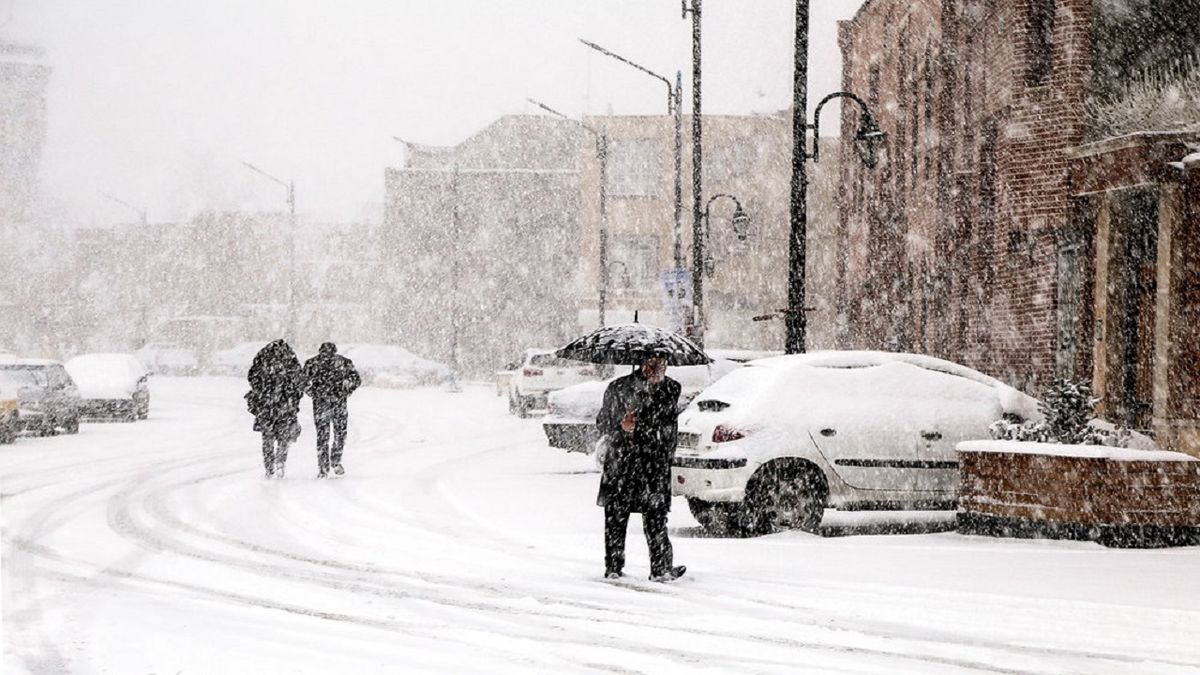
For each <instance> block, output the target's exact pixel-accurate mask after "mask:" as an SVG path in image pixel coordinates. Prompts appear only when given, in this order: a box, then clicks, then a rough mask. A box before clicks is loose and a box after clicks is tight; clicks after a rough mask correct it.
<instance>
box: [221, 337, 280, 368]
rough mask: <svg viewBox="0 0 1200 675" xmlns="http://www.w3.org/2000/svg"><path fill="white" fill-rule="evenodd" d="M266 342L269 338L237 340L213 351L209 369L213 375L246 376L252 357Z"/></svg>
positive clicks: (252, 360)
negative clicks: (229, 345)
mask: <svg viewBox="0 0 1200 675" xmlns="http://www.w3.org/2000/svg"><path fill="white" fill-rule="evenodd" d="M268 342H270V340H259V341H257V342H239V343H237V344H236V345H234V346H232V347H230V348H229V349H219V350H217V351H215V352H213V354H212V358H211V359H209V369H210V370H211V371H212V373H213V374H214V375H229V376H232V377H246V374H247V373H249V372H250V364H252V363H254V357H255V356H256V355H257V354H258V352H259V351H260V350H261V349H262V348H263V347H265V346H267V343H268Z"/></svg>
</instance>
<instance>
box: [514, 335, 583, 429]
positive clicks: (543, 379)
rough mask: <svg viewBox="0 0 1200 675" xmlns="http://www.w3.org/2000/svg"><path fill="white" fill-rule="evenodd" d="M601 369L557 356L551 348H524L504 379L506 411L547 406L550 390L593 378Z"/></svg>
mask: <svg viewBox="0 0 1200 675" xmlns="http://www.w3.org/2000/svg"><path fill="white" fill-rule="evenodd" d="M602 372H605V371H604V370H602V367H601V366H598V365H596V364H593V363H584V362H582V361H572V360H570V359H561V358H559V357H557V356H555V354H554V350H553V349H526V350H525V359H524V361H522V363H521V366H520V367H519V368H517V369H516V370H514V371H513V375H512V379H511V380H510V381H509V383H508V411H509V412H512V413H516V415H517V417H528V416H529V414H530V413H531V412H533V411H534V410H544V409H545V408H546V407H547V405H548V399H547V396H549V394H550V392H554V391H558V390H559V389H565V388H566V387H570V386H573V385H576V384H580V383H583V382H588V381H589V380H595V379H596V378H597V377H600V375H601V373H602Z"/></svg>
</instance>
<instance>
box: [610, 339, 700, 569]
mask: <svg viewBox="0 0 1200 675" xmlns="http://www.w3.org/2000/svg"><path fill="white" fill-rule="evenodd" d="M666 373H667V361H666V359H665V358H664V357H662V356H659V355H650V356H648V357H647V358H646V359H645V360H644V362H643V363H642V365H641V366H640V367H638V368H636V369H635V370H634V371H633V372H632V373H631V374H629V375H626V376H625V377H621V378H618V379H616V380H613V381H612V383H611V384H609V385H608V389H607V390H605V392H604V403H603V404H602V406H601V408H600V413H599V415H597V417H596V426H597V428H598V430H599V432H600V435H601V436H602V437H604V439H605V441H606V443H607V446H608V449H607V451H606V452H605V455H604V458H603V463H602V470H601V476H600V494H599V496H598V497H597V499H596V503H597V504H598V505H600V506H602V507H604V576H605V577H606V578H609V579H615V578H618V577H621V576H623V568H624V566H625V532H626V529H627V528H628V526H629V514H630V513H641V514H642V528H643V530H645V534H646V544H647V545H648V546H649V549H650V578H651V579H652V580H655V581H669V580H672V579H675V578H677V577H679V576H681V575H682V574H683V573H684V571H685V570H686V568H685V567H682V566H679V567H676V566H674V563H673V555H672V550H671V541H670V539H668V538H667V514H668V513H669V512H670V510H671V458H672V457H673V456H674V454H675V445H676V438H677V436H678V432H679V425H678V411H677V405H678V403H679V391H680V385H679V383H678V382H676V381H675V380H672V379H670V378H669V377H667V376H666Z"/></svg>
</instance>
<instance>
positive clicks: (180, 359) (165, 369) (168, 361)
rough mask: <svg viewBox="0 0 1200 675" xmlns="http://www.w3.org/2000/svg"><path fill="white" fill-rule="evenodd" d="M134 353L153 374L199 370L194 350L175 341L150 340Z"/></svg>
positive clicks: (190, 372) (188, 372) (181, 373)
mask: <svg viewBox="0 0 1200 675" xmlns="http://www.w3.org/2000/svg"><path fill="white" fill-rule="evenodd" d="M134 355H135V356H136V357H137V360H138V361H141V363H142V365H143V366H145V367H146V370H147V371H149V372H150V373H151V374H154V375H195V374H196V373H198V372H200V356H199V355H198V354H197V353H196V350H194V349H188V348H187V347H184V346H182V345H180V344H178V343H175V342H150V343H148V344H146V345H145V346H144V347H142V348H141V349H139V350H137V351H136V352H134Z"/></svg>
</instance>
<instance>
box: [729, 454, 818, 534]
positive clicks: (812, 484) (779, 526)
mask: <svg viewBox="0 0 1200 675" xmlns="http://www.w3.org/2000/svg"><path fill="white" fill-rule="evenodd" d="M828 496H829V486H828V483H826V481H825V476H824V475H823V474H822V473H821V472H820V471H819V470H818V469H816V468H815V467H811V466H805V465H797V464H786V463H772V464H767V465H765V466H763V467H762V468H761V469H759V470H758V472H757V473H756V474H755V475H754V477H753V478H751V479H750V483H749V485H747V486H746V499H745V501H744V502H742V513H741V523H740V524H741V526H742V527H743V529H745V530H746V532H747V533H749V534H770V533H772V532H780V531H783V530H793V529H794V530H802V531H804V532H816V531H817V530H818V529H819V528H820V526H821V519H822V517H823V516H824V515H825V502H826V500H827V498H828Z"/></svg>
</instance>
